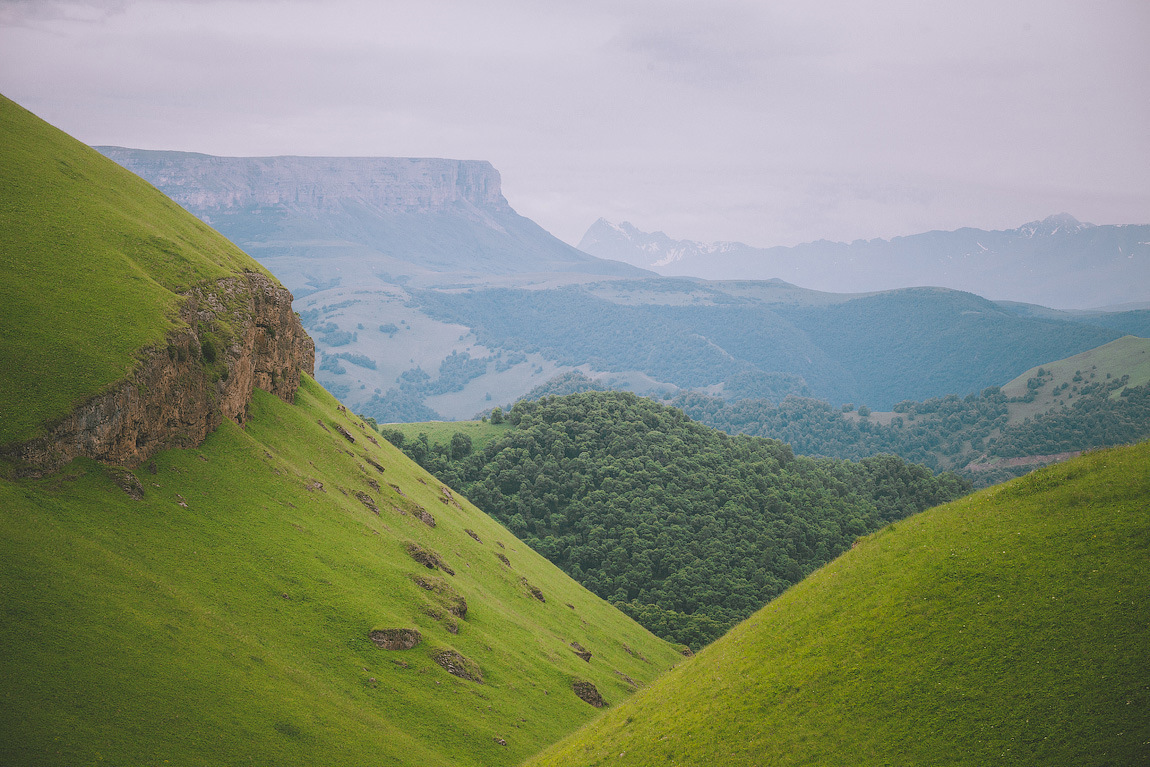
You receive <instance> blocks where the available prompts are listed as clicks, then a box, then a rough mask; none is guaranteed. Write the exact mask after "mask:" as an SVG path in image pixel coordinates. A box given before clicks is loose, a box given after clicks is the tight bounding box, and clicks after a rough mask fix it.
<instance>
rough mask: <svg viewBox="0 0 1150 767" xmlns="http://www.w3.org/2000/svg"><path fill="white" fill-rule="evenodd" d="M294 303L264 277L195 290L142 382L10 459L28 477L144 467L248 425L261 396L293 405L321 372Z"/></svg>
mask: <svg viewBox="0 0 1150 767" xmlns="http://www.w3.org/2000/svg"><path fill="white" fill-rule="evenodd" d="M291 303H292V296H291V293H289V292H288V291H287V290H286V289H285V288H283V287H282V286H280V285H279V284H278V283H276V282H275V281H274V280H272V279H271V278H269V277H267V276H266V275H263V274H260V273H255V272H249V273H244V274H242V275H236V276H233V277H227V278H224V279H221V280H218V281H215V282H210V283H206V284H201V285H198V286H196V287H194V288H192V289H191V290H189V291H188V292H187V293H185V294H184V302H183V305H182V306H181V308H180V314H179V317H180V320H181V325H182V326H181V327H180V328H178V329H176V330H174V331H172V332H171V333H169V334H168V336H167V339H166V343H165V344H164V345H163V346H161V347H154V348H149V349H146V350H144V352H143V353H142V355H141V361H140V363H139V364H138V365H137V368H136V370H135V372H134V373H132V374H131V375H129V376H128V378H127V379H125V380H124V381H123V382H121V383H119V384H117V385H115V386H114V387H113V388H112V389H110V390H109V391H106V392H105V393H103V394H100V395H98V396H96V397H93V398H92V399H90V400H89V401H87V402H85V403H84V404H83V405H81V406H80V407H78V408H76V409H75V410H74V411H73V412H72V413H71V414H69V415H68V416H67V417H65V418H64V419H62V420H61V421H59V422H58V423H56V424H54V425H52V426H50V427H49V429H48V431H47V434H46V435H44V436H42V437H39V438H37V439H34V440H32V441H30V442H26V443H23V444H21V445H17V446H14V447H9V448H7V449H5V453H6V454H7V455H8V457H10V458H13V459H15V461H16V463H17V464H18V466H19V467H20V469H19V470H20V472H21V473H24V474H41V473H45V472H49V471H53V470H55V469H57V468H59V467H60V466H63V465H64V464H65V463H67V462H68V461H71V460H72V459H73V458H77V457H80V456H86V457H88V458H94V459H96V460H99V461H104V462H106V463H112V464H117V465H121V466H136V465H139V464H140V463H141V462H143V461H145V460H147V459H148V458H149V457H150V456H151V455H153V454H154V453H156V452H157V451H159V450H161V449H164V448H167V447H176V446H179V447H189V446H194V445H197V444H199V443H200V442H202V441H203V440H204V438H205V437H207V435H208V434H210V433H211V432H212V431H214V430H215V429H216V428H217V427H218V426H219V425H220V424H221V423H222V422H223V419H225V418H228V419H231V420H232V421H235V422H236V423H239V424H243V423H244V422H245V421H246V420H247V418H248V406H249V404H250V402H251V397H252V391H253V390H254V389H262V390H264V391H267V392H271V393H272V394H274V395H276V396H277V397H279V398H280V399H282V400H284V401H286V402H291V401H292V400H293V399H294V398H295V393H296V390H297V389H298V388H299V384H300V374H301V373H304V372H306V373H309V374H310V373H311V372H312V371H313V369H314V366H315V347H314V344H313V343H312V340H311V338H309V337H308V335H307V333H306V332H304V329H303V327H302V325H301V324H300V322H299V317H297V316H296V314H295V313H294V312H293V311H292V307H291Z"/></svg>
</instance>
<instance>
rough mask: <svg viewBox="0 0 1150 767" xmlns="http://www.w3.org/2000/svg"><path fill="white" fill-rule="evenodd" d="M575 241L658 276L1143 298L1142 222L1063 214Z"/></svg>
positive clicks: (1076, 304) (1145, 243)
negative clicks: (936, 226) (996, 224)
mask: <svg viewBox="0 0 1150 767" xmlns="http://www.w3.org/2000/svg"><path fill="white" fill-rule="evenodd" d="M579 248H580V250H584V251H586V252H588V253H591V254H593V255H596V256H600V257H602V258H612V259H616V260H619V261H624V262H626V263H629V264H633V265H635V266H640V267H643V268H645V269H652V270H654V271H656V272H658V273H659V274H662V275H665V276H692V277H703V278H706V279H711V280H715V279H720V280H722V279H740V280H761V279H771V278H779V279H783V280H786V281H787V282H792V283H795V284H798V285H802V286H804V287H808V288H814V289H817V290H826V291H831V292H839V293H853V292H863V291H874V290H891V289H894V288H904V287H916V286H922V285H932V286H939V287H946V288H952V289H954V290H964V291H968V292H971V293H976V294H978V295H980V296H987V297H989V298H1001V299H1010V300H1012V301H1024V302H1029V303H1034V304H1040V305H1043V306H1053V307H1058V308H1061V309H1086V308H1090V307H1100V306H1108V305H1112V304H1123V303H1128V302H1136V301H1147V300H1150V288H1148V287H1147V286H1148V285H1150V225H1128V226H1094V225H1093V224H1087V223H1083V222H1080V221H1077V220H1076V219H1074V218H1073V217H1072V216H1069V215H1067V214H1065V213H1063V214H1061V215H1057V216H1050V217H1048V218H1046V219H1043V220H1042V221H1032V222H1030V223H1028V224H1024V225H1022V226H1020V227H1018V228H1017V229H1009V230H1005V231H985V230H981V229H972V228H963V229H958V230H956V231H953V232H941V231H934V232H925V233H922V234H915V235H910V236H907V237H894V238H892V239H890V240H882V239H875V240H856V241H855V242H852V243H843V242H828V241H826V240H819V241H817V242H809V243H804V244H802V245H796V246H794V247H772V248H756V247H752V246H750V245H745V244H743V243H740V242H718V243H710V244H708V243H700V242H692V241H689V240H674V239H672V238H670V237H668V236H667V235H665V234H663V233H662V232H654V233H647V232H643V231H640V230H639V229H637V228H635V227H634V226H632V225H631V224H629V223H626V222H624V223H622V224H612V223H610V222H608V221H606V220H604V219H599V220H598V221H596V222H595V223H594V224H592V225H591V227H590V228H589V229H588V230H587V232H586V234H584V236H583V239H582V240H581V241H580V243H579ZM1127 332H1131V331H1127Z"/></svg>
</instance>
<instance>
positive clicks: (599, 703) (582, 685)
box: [571, 679, 607, 708]
mask: <svg viewBox="0 0 1150 767" xmlns="http://www.w3.org/2000/svg"><path fill="white" fill-rule="evenodd" d="M571 689H572V690H574V691H575V694H576V695H577V696H578V697H579V699H580V700H582V701H583V702H584V703H590V704H591V705H592V706H594V707H595V708H603V707H604V706H606V705H607V703H606V702H604V700H603V696H602V695H600V694H599V690H598V688H597V687H595V685H594V684H592V683H591V682H588V681H585V680H582V679H577V680H575V682H574V683H573V684H572V685H571Z"/></svg>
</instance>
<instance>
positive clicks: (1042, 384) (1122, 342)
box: [1002, 336, 1150, 423]
mask: <svg viewBox="0 0 1150 767" xmlns="http://www.w3.org/2000/svg"><path fill="white" fill-rule="evenodd" d="M1039 371H1041V373H1042V374H1041V375H1040V374H1039ZM1122 376H1129V378H1128V380H1127V381H1126V386H1131V387H1133V386H1141V385H1143V384H1145V383H1150V338H1138V337H1136V336H1123V337H1122V338H1119V339H1117V340H1115V341H1111V342H1110V343H1108V344H1104V345H1102V346H1099V347H1098V348H1096V349H1090V350H1089V351H1085V352H1082V353H1081V354H1075V355H1074V356H1073V357H1067V358H1066V359H1063V360H1058V361H1056V362H1049V363H1047V364H1045V365H1042V366H1040V367H1034V368H1031V369H1030V370H1027V371H1026V372H1025V373H1023V374H1022V375H1020V376H1018V377H1017V378H1015V379H1014V380H1012V381H1010V382H1009V383H1007V384H1006V385H1004V386H1003V387H1002V393H1003V394H1005V395H1006V396H1007V397H1020V398H1025V397H1027V395H1028V394H1029V393H1030V392H1031V390H1032V387H1033V391H1034V397H1033V399H1031V401H1030V402H1017V403H1012V404H1011V406H1010V422H1011V423H1018V422H1020V421H1022V420H1023V419H1025V418H1027V417H1033V416H1035V415H1037V414H1039V413H1045V412H1047V411H1049V410H1053V409H1055V408H1058V407H1061V406H1062V405H1066V404H1071V403H1072V402H1073V400H1074V397H1075V395H1077V394H1078V391H1079V389H1081V388H1082V387H1083V386H1086V385H1088V384H1091V383H1095V382H1097V381H1099V380H1108V379H1111V378H1121V377H1122ZM1031 381H1033V384H1031ZM1120 393H1121V389H1116V390H1115V391H1113V392H1112V393H1111V396H1112V397H1117V396H1119V394H1120Z"/></svg>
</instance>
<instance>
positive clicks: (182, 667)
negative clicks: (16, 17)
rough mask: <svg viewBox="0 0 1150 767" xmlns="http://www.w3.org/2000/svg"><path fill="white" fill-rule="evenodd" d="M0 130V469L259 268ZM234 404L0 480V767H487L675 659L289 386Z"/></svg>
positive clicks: (46, 143) (154, 207)
mask: <svg viewBox="0 0 1150 767" xmlns="http://www.w3.org/2000/svg"><path fill="white" fill-rule="evenodd" d="M0 119H2V121H3V129H4V136H5V142H4V145H3V147H2V148H0V174H2V175H0V180H2V182H3V183H2V184H0V190H2V191H0V213H2V214H3V218H2V219H0V234H2V236H0V246H2V247H3V251H2V253H3V261H2V263H0V266H2V267H3V268H2V269H0V320H2V326H0V429H3V431H2V432H0V435H2V437H0V442H3V441H7V440H13V439H21V438H23V437H26V436H29V435H31V434H32V433H34V432H35V431H36V429H38V428H40V427H41V426H42V425H43V423H44V422H45V421H46V420H50V419H52V418H55V417H57V416H59V415H62V414H63V413H65V412H67V411H68V410H69V408H70V407H71V406H72V404H74V403H75V402H76V401H77V400H80V399H83V398H85V397H87V396H89V395H90V394H92V393H94V392H96V391H99V390H100V389H101V388H102V387H105V386H107V385H108V384H110V383H112V382H114V381H116V380H117V379H120V378H122V377H123V376H124V374H125V373H127V372H128V371H129V370H130V369H131V367H132V365H133V364H134V361H135V359H136V355H137V353H138V352H139V350H140V349H141V347H144V346H146V345H147V344H150V343H153V342H156V341H160V340H162V339H163V338H164V335H165V333H166V332H167V331H168V330H169V329H170V328H171V326H172V322H173V317H174V316H175V314H174V310H175V309H176V307H177V303H178V301H179V297H178V296H177V295H176V291H179V290H181V289H182V288H185V287H187V286H189V285H191V284H193V283H196V282H199V281H201V280H205V279H211V278H216V277H222V276H225V275H228V274H231V273H235V272H237V271H241V270H245V269H257V268H258V267H256V266H255V264H254V262H252V261H251V260H250V259H248V258H247V257H246V256H244V255H243V254H242V253H240V252H239V251H238V250H236V249H235V248H234V247H232V246H231V245H230V244H228V243H227V242H226V241H225V240H223V239H222V238H221V237H220V236H219V235H217V234H215V233H214V232H212V231H211V230H209V229H208V228H207V227H205V226H204V225H203V224H201V223H200V222H199V221H197V220H196V219H194V218H193V217H192V216H191V215H190V214H188V213H187V212H186V211H183V210H182V209H180V208H179V207H177V206H175V205H174V204H172V203H171V202H169V201H167V200H166V199H165V198H164V197H162V195H160V194H159V193H158V192H156V191H155V190H154V189H152V188H151V187H149V186H147V185H146V184H144V183H143V182H141V181H139V180H138V179H136V178H135V177H133V176H131V175H130V174H128V173H127V172H126V171H123V170H121V169H120V168H119V167H118V166H116V165H114V164H112V163H111V162H110V161H108V160H105V159H103V158H101V157H100V156H99V155H97V154H95V153H94V152H92V151H91V150H89V149H87V148H85V147H83V146H82V145H80V144H78V143H77V142H75V141H73V140H72V139H70V138H68V137H67V136H65V135H63V134H62V133H60V132H59V131H56V130H55V129H53V128H51V127H49V126H47V125H45V124H44V123H43V122H41V121H39V120H37V119H36V118H34V117H33V116H31V115H30V114H28V113H27V112H26V111H24V110H22V109H21V108H20V107H18V106H16V105H14V104H12V103H11V102H7V101H3V102H0ZM273 329H274V328H273ZM203 364H207V363H203ZM253 396H254V399H253V400H252V402H251V404H250V420H247V421H246V423H245V426H244V427H243V428H241V427H239V426H237V425H236V424H235V423H234V422H232V421H231V420H228V419H225V421H224V425H223V426H222V427H220V428H219V429H218V430H217V431H216V432H215V433H214V434H212V435H211V436H210V437H209V438H208V439H207V441H206V442H204V443H203V444H202V445H201V446H200V447H198V448H189V449H172V450H168V451H165V452H161V453H158V454H156V455H155V456H154V457H153V458H152V459H151V460H149V461H148V462H147V463H146V464H145V465H144V466H142V467H140V468H139V469H137V470H135V471H128V470H126V469H122V468H116V467H107V466H104V465H101V464H98V463H95V462H92V461H88V460H84V459H79V460H76V461H73V462H72V463H71V464H69V465H67V466H66V467H65V468H64V469H62V470H61V471H59V472H57V473H56V474H54V475H50V476H47V477H44V478H42V479H19V480H17V479H14V478H13V477H14V476H15V471H14V467H12V466H10V465H6V464H4V463H3V462H0V657H3V659H4V660H3V663H2V664H0V711H3V712H4V716H3V717H2V718H0V764H4V765H33V764H34V765H46V764H47V765H51V764H58V765H74V764H92V763H98V762H106V763H111V764H132V765H135V764H164V763H172V764H183V765H196V764H202V765H218V764H242V763H256V764H275V765H290V764H308V765H312V764H385V765H406V764H412V765H497V764H511V763H515V762H518V761H520V760H522V759H523V758H524V757H526V756H527V755H529V754H531V753H533V752H535V751H537V750H538V749H539V748H541V747H542V746H543V745H546V744H547V743H549V742H553V741H554V740H556V739H557V738H559V737H560V736H562V735H563V734H565V733H567V732H569V731H571V730H572V729H574V728H575V727H577V726H578V725H579V724H581V723H583V722H585V721H587V720H588V719H589V718H590V717H591V716H592V715H593V713H594V711H595V709H593V708H592V707H591V706H590V705H588V703H586V702H585V701H584V700H582V699H580V697H578V696H577V695H576V693H575V684H576V682H587V683H591V684H594V685H595V687H596V688H597V689H598V691H599V692H600V693H601V695H602V697H603V698H604V699H605V700H606V701H607V702H608V703H610V704H615V703H618V702H619V701H620V700H621V699H622V698H623V697H624V696H626V695H627V694H628V693H629V692H630V691H631V690H632V689H633V688H634V687H635V686H637V685H640V684H643V683H645V682H648V681H650V680H651V679H652V678H654V677H655V676H656V675H657V674H659V673H660V672H661V671H662V670H663V669H665V668H667V667H668V666H669V665H671V663H673V662H674V661H676V660H678V659H679V658H680V657H681V656H679V655H678V654H677V653H676V651H675V649H674V648H673V647H671V646H670V645H668V644H667V643H666V642H663V641H661V640H658V639H656V638H655V637H653V636H652V635H650V634H649V633H647V632H646V631H645V630H644V629H643V628H641V627H640V626H639V625H638V624H636V623H634V622H633V621H631V620H630V619H629V618H627V617H626V616H624V615H623V614H622V613H620V612H618V611H617V610H615V609H614V608H612V607H611V606H610V605H607V604H606V603H605V602H603V601H601V600H599V599H598V598H596V597H595V596H593V595H592V594H590V593H589V592H587V591H586V590H584V589H583V588H581V587H580V586H578V585H577V584H576V583H574V582H573V581H571V580H570V579H569V578H567V577H566V576H565V575H563V574H562V573H561V572H560V571H559V570H558V569H556V568H555V567H553V566H552V565H551V564H549V563H548V562H547V561H546V560H544V559H543V558H542V557H539V556H537V555H536V554H534V553H533V552H532V551H531V550H530V549H528V548H527V547H526V546H525V545H524V544H522V543H520V542H518V541H517V540H515V538H514V537H512V536H511V535H509V534H508V533H507V531H506V530H504V529H503V528H502V527H500V526H499V525H498V524H496V523H495V522H494V521H492V520H491V519H490V518H489V517H487V516H486V515H484V514H483V513H481V512H480V511H479V510H478V509H476V508H475V507H474V506H472V505H471V504H469V503H468V502H466V501H465V500H463V499H462V498H458V497H455V496H453V495H452V494H450V491H447V490H445V489H444V488H443V487H442V486H441V485H440V484H439V483H438V482H436V481H435V480H434V479H433V478H432V477H431V476H430V475H428V474H427V473H426V472H424V471H423V470H421V469H420V468H419V467H418V466H416V465H415V464H413V463H412V462H411V461H409V460H408V459H407V458H406V457H405V456H403V455H402V454H401V453H400V452H399V451H398V450H397V449H395V448H393V447H392V446H391V445H390V444H388V443H387V442H385V441H384V440H381V439H378V438H376V437H374V436H372V434H371V433H369V431H368V430H367V428H366V427H365V426H364V425H363V424H361V423H360V422H359V420H358V419H357V418H355V417H353V416H348V415H347V413H346V411H345V410H344V409H343V408H342V407H341V406H340V405H339V404H338V403H337V402H336V401H335V400H334V399H333V398H332V397H331V396H330V395H329V394H328V393H327V392H325V391H324V390H323V389H322V388H321V387H320V386H319V385H318V384H316V383H315V381H314V380H312V379H311V378H308V377H307V376H306V375H305V376H304V381H303V385H302V386H301V388H300V390H299V392H298V393H297V395H296V403H295V405H290V404H287V403H285V402H283V401H282V400H280V399H278V398H277V397H275V396H273V395H271V394H268V393H265V392H263V391H259V390H257V391H256V392H255V393H254V395H253ZM414 632H418V636H417V635H416V634H415V633H414ZM373 633H374V634H375V636H374V637H373ZM415 640H418V642H416V641H415ZM405 643H406V646H407V647H408V649H381V647H380V646H377V645H380V644H383V645H386V646H389V647H395V646H398V645H404V644H405ZM572 643H578V644H579V646H580V647H583V648H586V650H587V651H589V652H590V658H589V660H584V659H583V658H582V657H580V656H579V655H576V653H575V650H574V649H573V648H572V646H571V645H572Z"/></svg>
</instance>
